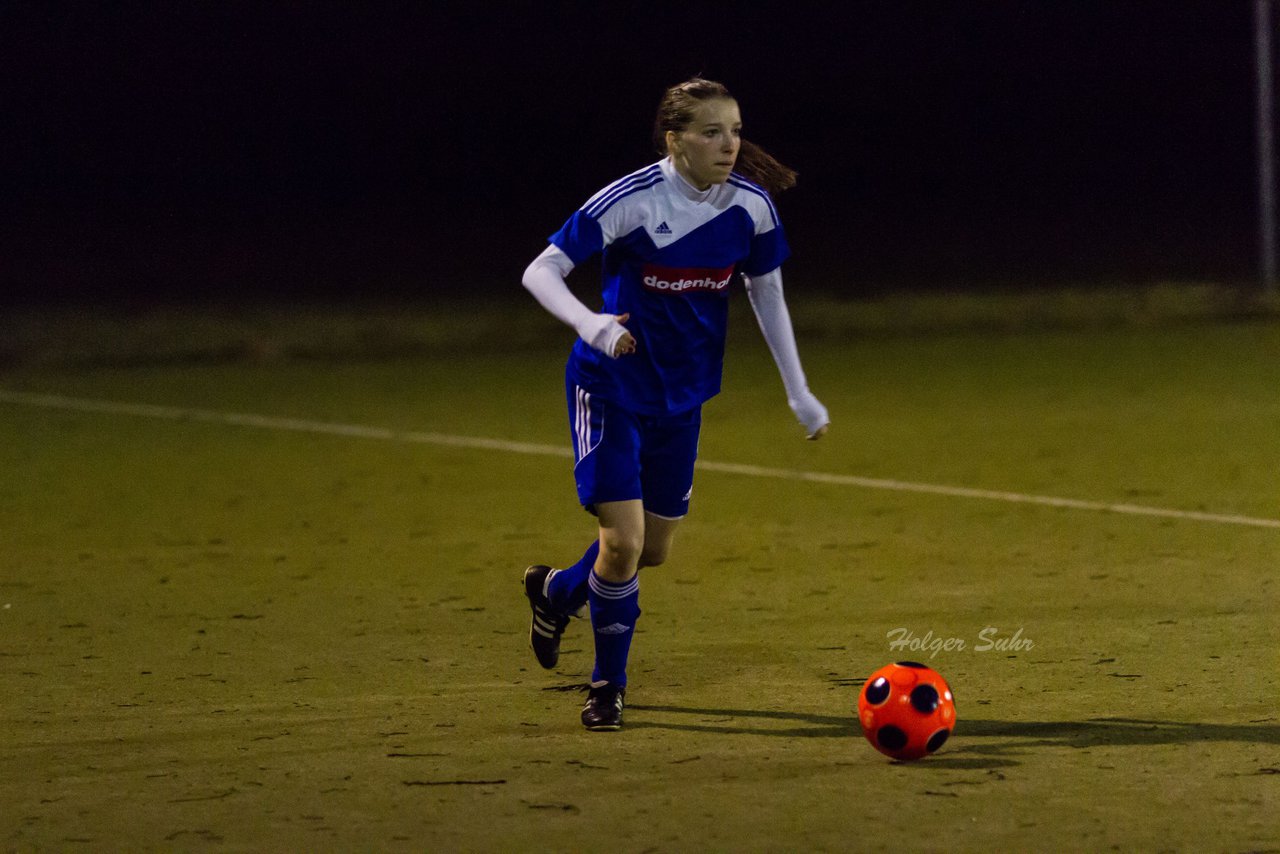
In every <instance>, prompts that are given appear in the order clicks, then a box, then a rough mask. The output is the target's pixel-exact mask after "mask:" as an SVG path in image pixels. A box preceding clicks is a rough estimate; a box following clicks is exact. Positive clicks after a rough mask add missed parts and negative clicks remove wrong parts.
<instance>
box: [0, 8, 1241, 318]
mask: <svg viewBox="0 0 1280 854" xmlns="http://www.w3.org/2000/svg"><path fill="white" fill-rule="evenodd" d="M744 6H745V9H744V10H738V9H734V8H733V7H732V6H729V5H726V4H720V3H718V4H711V3H688V4H667V3H607V4H606V3H582V4H574V3H564V4H555V3H520V4H516V3H498V4H486V3H469V4H462V3H457V4H451V3H435V4H429V3H392V2H351V3H334V2H269V0H263V2H255V3H250V2H191V1H190V0H185V1H184V2H179V3H173V2H155V3H138V2H133V3H129V2H125V3H119V4H110V5H109V4H105V3H103V4H94V3H71V4H66V5H59V4H56V3H54V4H45V3H31V4H7V5H6V6H5V10H4V11H3V12H0V18H2V19H3V20H0V25H2V27H0V32H2V33H3V34H2V35H0V40H3V44H0V48H3V51H2V53H3V58H0V71H2V72H3V73H4V75H5V80H6V83H5V86H4V89H5V91H4V92H3V94H2V95H0V97H3V108H4V114H5V117H6V122H5V124H4V125H3V126H2V127H0V142H2V143H3V149H4V151H5V152H6V156H5V158H4V159H5V165H4V167H3V168H4V171H3V172H0V179H2V180H3V185H2V189H3V198H4V201H3V203H2V204H3V208H0V213H3V217H4V219H3V223H2V224H0V241H3V256H4V257H3V259H0V289H3V292H4V294H5V295H6V296H8V297H10V298H15V299H29V298H32V299H33V298H51V297H52V298H64V297H69V296H72V295H79V296H88V297H93V298H95V299H108V298H110V299H124V298H129V299H133V298H140V299H151V298H165V299H183V298H187V297H191V296H200V297H210V296H212V297H223V296H234V295H239V294H244V293H255V292H258V293H273V294H287V295H291V296H303V295H321V296H332V295H334V294H353V295H357V296H360V295H371V294H376V293H380V292H396V293H415V294H428V295H429V294H432V293H437V292H441V291H446V290H447V291H450V292H458V291H463V290H466V289H471V288H484V289H487V290H493V289H495V288H496V287H499V286H505V287H516V286H517V282H518V279H519V274H520V271H521V270H522V269H523V266H524V264H525V263H526V262H527V260H528V259H529V258H531V257H532V256H533V255H534V254H536V253H537V252H538V251H539V250H540V249H541V247H542V246H543V245H544V241H545V238H546V235H547V234H549V233H550V232H552V231H554V230H555V229H556V228H557V227H558V226H559V224H560V222H561V221H562V220H563V219H564V218H565V217H566V216H568V214H569V213H570V212H571V211H572V210H573V209H574V208H575V207H576V206H578V205H579V204H580V203H581V202H583V201H584V200H585V199H586V197H587V196H588V195H590V194H591V193H593V192H594V191H595V190H597V189H598V188H599V187H600V186H602V185H603V184H605V183H607V182H608V181H610V180H612V179H614V178H616V177H619V176H620V175H622V174H624V173H625V172H628V171H630V170H632V169H635V168H638V167H640V166H642V165H644V164H646V163H648V162H650V161H651V160H652V159H655V158H656V155H655V154H653V153H652V150H651V149H650V147H649V132H650V126H651V122H652V117H653V110H654V107H655V106H656V103H657V100H658V97H659V96H660V94H661V92H662V90H663V89H664V88H665V87H666V86H667V85H669V84H671V83H674V82H678V81H679V80H681V79H684V78H685V77H688V76H689V75H691V74H693V73H696V72H701V73H703V74H704V75H706V76H710V77H714V78H717V79H720V80H722V81H723V82H725V83H727V84H728V85H729V87H730V88H731V89H732V90H733V91H734V92H735V94H736V95H737V96H738V99H739V101H740V103H741V106H742V110H743V114H744V119H745V122H746V135H747V136H748V137H750V138H752V139H754V140H755V141H756V142H758V143H760V144H762V145H764V146H765V147H766V148H768V149H770V150H771V151H772V152H773V153H774V154H775V155H776V156H778V157H779V158H780V159H782V160H783V161H784V162H788V163H789V164H790V165H792V166H794V167H795V168H797V169H798V170H799V171H800V173H801V183H800V185H799V186H798V187H797V188H796V189H794V190H792V191H790V192H789V193H787V194H786V195H785V196H783V197H782V199H781V205H780V206H781V210H782V215H783V218H784V222H785V223H786V225H787V227H788V233H789V235H790V237H791V242H792V245H793V248H794V250H795V252H796V256H795V259H794V260H793V261H792V262H791V263H790V264H789V265H788V275H789V276H790V277H792V278H795V279H797V280H800V281H803V282H805V283H806V284H810V285H812V286H814V287H823V288H828V289H834V290H839V291H841V292H844V293H850V294H855V293H865V292H870V291H875V290H877V289H880V288H883V287H891V286H900V285H910V286H915V287H928V286H939V285H946V286H954V285H966V284H975V283H983V284H989V283H996V284H1000V283H1003V284H1016V283H1018V282H1026V283H1032V284H1040V283H1053V282H1078V281H1107V282H1116V281H1120V282H1145V281H1156V280H1159V279H1161V278H1166V277H1174V278H1194V279H1215V280H1232V279H1242V278H1247V277H1248V275H1249V274H1250V269H1251V266H1252V264H1253V258H1254V254H1255V250H1254V247H1255V245H1256V237H1255V234H1254V222H1255V220H1256V213H1255V211H1256V202H1255V192H1256V191H1255V183H1254V133H1255V131H1254V124H1253V110H1254V89H1253V87H1254V80H1253V63H1254V59H1253V46H1252V38H1253V36H1252V17H1251V14H1252V4H1251V3H1249V2H1247V0H1212V2H1209V1H1208V0H1183V2H1167V0H1162V2H1155V1H1154V0H1134V2H1126V0H1061V2H1048V0H1021V2H1014V0H969V2H957V0H936V2H924V0H876V1H875V2H856V1H855V2H848V3H805V2H799V0H795V2H789V3H781V2H763V3H754V4H744ZM15 7H16V8H15Z"/></svg>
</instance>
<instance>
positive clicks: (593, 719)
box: [582, 682, 627, 732]
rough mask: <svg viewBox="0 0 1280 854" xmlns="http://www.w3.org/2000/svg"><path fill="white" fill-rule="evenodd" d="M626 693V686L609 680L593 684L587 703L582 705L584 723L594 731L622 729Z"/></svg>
mask: <svg viewBox="0 0 1280 854" xmlns="http://www.w3.org/2000/svg"><path fill="white" fill-rule="evenodd" d="M626 693H627V689H626V688H619V687H618V686H616V685H610V684H609V683H608V682H606V683H604V684H603V685H600V686H594V685H593V686H592V688H591V691H590V692H588V694H587V704H586V705H585V706H583V707H582V725H583V726H584V727H586V728H587V729H589V730H591V731H592V732H613V731H614V730H620V729H622V705H623V703H622V700H623V697H624V696H625V695H626Z"/></svg>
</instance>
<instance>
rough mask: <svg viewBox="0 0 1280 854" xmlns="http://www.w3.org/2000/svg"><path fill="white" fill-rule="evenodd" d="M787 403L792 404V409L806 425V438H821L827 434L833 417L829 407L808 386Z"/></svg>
mask: <svg viewBox="0 0 1280 854" xmlns="http://www.w3.org/2000/svg"><path fill="white" fill-rule="evenodd" d="M787 403H788V404H789V405H790V406H791V411H792V412H794V413H795V414H796V418H797V419H798V420H799V421H800V423H801V424H802V425H804V432H805V438H806V439H820V438H822V437H823V436H824V435H826V432H827V427H828V426H829V425H830V424H831V417H830V415H829V414H828V413H827V408H826V407H825V406H823V405H822V401H820V400H818V398H816V397H815V396H814V394H813V392H811V391H809V390H808V389H807V388H806V389H805V390H804V391H803V392H801V393H800V394H799V395H797V396H796V397H794V398H792V399H790V400H788V401H787Z"/></svg>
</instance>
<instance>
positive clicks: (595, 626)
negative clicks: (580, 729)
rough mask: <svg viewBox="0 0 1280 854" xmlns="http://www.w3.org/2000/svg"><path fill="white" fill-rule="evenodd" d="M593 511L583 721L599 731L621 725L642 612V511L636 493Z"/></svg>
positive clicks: (643, 531)
mask: <svg viewBox="0 0 1280 854" xmlns="http://www.w3.org/2000/svg"><path fill="white" fill-rule="evenodd" d="M596 513H597V514H598V515H599V517H600V554H599V556H598V557H597V558H596V565H595V568H594V569H593V571H592V573H591V576H590V578H589V580H588V582H587V587H588V594H587V604H588V605H589V606H590V609H591V628H592V632H593V634H594V635H595V652H596V660H595V667H594V669H593V670H592V673H591V691H590V692H589V693H588V695H587V702H586V705H585V706H584V707H583V709H582V723H583V726H585V727H586V728H587V729H590V730H596V731H599V730H616V729H619V728H621V726H622V707H623V696H624V694H625V693H626V686H627V656H628V654H629V653H630V651H631V639H632V637H633V636H634V634H635V626H636V620H637V619H638V618H639V616H640V578H639V576H638V575H637V570H638V568H639V564H640V555H641V553H642V552H643V551H644V543H645V512H644V505H643V504H642V503H641V501H640V499H638V498H637V499H630V500H625V501H603V502H600V503H599V504H597V505H596Z"/></svg>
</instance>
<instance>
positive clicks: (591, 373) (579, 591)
mask: <svg viewBox="0 0 1280 854" xmlns="http://www.w3.org/2000/svg"><path fill="white" fill-rule="evenodd" d="M741 132H742V119H741V116H740V114H739V110H738V103H737V101H735V100H734V99H733V97H732V96H731V95H730V94H729V91H728V89H726V88H725V87H724V86H723V85H721V84H719V83H715V82H713V81H709V80H703V79H700V78H694V79H692V80H688V81H686V82H684V83H681V84H679V85H677V86H673V87H671V88H670V89H668V90H667V92H666V94H665V95H664V96H663V98H662V101H661V103H660V104H659V105H658V115H657V119H656V121H655V122H654V142H655V144H656V146H657V148H658V152H659V153H660V154H663V155H665V156H664V157H663V159H662V160H660V161H658V162H657V163H654V164H653V165H651V166H648V167H646V168H644V169H641V170H639V171H638V172H633V173H632V174H630V175H628V176H626V177H625V178H622V179H621V180H619V181H615V182H614V183H612V184H610V185H609V186H607V187H605V188H604V189H603V190H601V191H600V192H598V193H596V194H595V195H594V196H592V197H591V198H590V199H589V200H588V201H587V203H586V204H585V205H583V206H582V208H580V209H579V210H578V211H576V212H575V213H574V214H573V216H571V217H569V220H568V221H567V222H566V223H565V224H564V226H563V227H562V228H561V229H560V230H559V231H557V232H556V233H555V234H553V235H552V236H551V245H550V246H548V247H547V249H546V251H544V252H543V253H542V254H541V255H539V256H538V257H537V258H536V259H535V260H534V261H533V263H532V264H530V265H529V267H528V269H527V270H525V273H524V280H523V281H524V286H525V287H526V288H527V289H528V290H529V291H530V292H531V293H532V294H533V296H534V297H535V298H536V299H537V300H538V302H539V303H540V304H541V305H542V306H543V307H544V308H545V309H547V311H549V312H551V314H553V315H555V316H556V317H558V318H559V319H560V320H562V321H564V322H565V323H567V324H569V325H570V326H572V327H573V328H574V330H576V331H577V333H578V335H579V338H578V340H577V341H576V342H575V343H574V345H573V350H572V352H571V353H570V356H569V362H568V365H567V368H566V371H565V390H566V395H567V399H568V405H569V423H570V428H571V434H572V439H573V451H574V461H575V465H574V478H575V480H576V482H577V488H578V499H579V500H580V501H581V503H582V504H583V506H585V507H586V508H587V509H588V510H590V511H591V512H592V513H594V514H595V515H596V516H597V517H598V518H599V527H600V531H599V537H598V538H597V539H596V541H595V542H593V543H592V544H591V546H590V547H589V548H588V549H587V551H586V553H585V554H584V555H583V556H582V558H581V559H580V560H579V561H578V562H577V563H576V564H574V565H572V566H570V567H569V568H567V569H563V570H554V569H551V568H550V567H548V566H542V565H538V566H531V567H529V568H528V569H527V570H525V575H524V584H525V595H526V596H528V598H529V603H530V606H531V608H532V610H533V622H532V625H531V627H530V630H529V642H530V645H531V646H532V647H533V651H534V653H535V655H536V656H537V659H538V663H539V664H541V665H542V666H543V667H545V668H548V669H550V668H552V667H555V665H556V661H557V660H558V658H559V654H560V636H561V634H562V633H563V632H564V629H565V627H566V626H567V625H568V622H569V615H571V614H575V613H578V612H580V610H581V609H582V608H583V606H584V605H589V610H590V615H591V625H592V628H593V630H594V635H595V668H594V671H593V672H592V675H591V690H590V692H589V693H588V695H587V702H586V706H585V707H584V708H583V710H582V723H583V725H584V726H586V728H587V729H589V730H616V729H619V728H620V727H621V726H622V708H623V697H624V694H625V689H626V684H627V670H626V667H627V655H628V652H629V650H630V648H631V638H632V633H633V631H634V629H635V624H636V620H637V618H638V617H639V616H640V606H639V576H638V574H637V571H638V570H639V569H640V568H643V567H647V566H657V565H659V564H661V563H662V562H663V561H664V560H666V558H667V554H668V552H669V551H670V549H671V542H672V538H673V536H674V535H675V531H676V527H677V526H678V525H679V522H680V520H681V519H682V518H684V516H685V514H686V513H688V510H689V498H690V495H691V493H692V491H693V467H694V460H695V458H696V456H697V451H698V430H699V426H700V424H701V411H702V404H703V403H704V402H705V401H706V400H708V399H709V398H711V397H712V396H714V395H715V394H716V393H717V392H719V391H720V379H721V367H722V364H723V360H724V344H725V326H726V321H727V318H728V296H729V293H730V291H731V290H732V289H733V288H732V285H733V281H734V278H735V274H736V273H740V274H741V275H742V277H743V281H744V283H745V287H746V290H747V294H748V296H749V298H750V301H751V306H752V308H753V309H754V311H755V314H756V318H757V320H758V321H759V324H760V328H761V330H762V331H763V333H764V337H765V340H766V342H767V343H768V345H769V348H770V350H771V351H772V353H773V357H774V360H775V362H776V363H777V365H778V369H779V371H780V372H781V374H782V382H783V386H784V388H785V390H786V393H787V402H788V404H790V406H791V409H792V411H793V412H794V413H795V415H796V417H797V418H798V419H799V421H800V423H801V424H802V425H803V426H804V429H805V435H806V436H807V437H808V438H810V439H817V438H818V437H820V436H821V435H823V433H825V432H826V430H827V424H828V418H827V410H826V408H825V407H824V406H823V405H822V404H821V403H820V402H819V401H818V399H817V398H816V397H814V395H813V394H812V393H811V392H810V391H809V387H808V385H807V383H806V381H805V376H804V371H803V370H802V369H801V366H800V357H799V355H798V353H797V351H796V343H795V334H794V332H793V331H792V328H791V318H790V315H789V314H788V312H787V306H786V302H785V301H784V299H783V295H782V274H781V272H780V269H779V268H780V265H781V264H782V262H783V261H784V260H785V259H786V257H787V255H788V254H789V250H788V248H787V242H786V239H785V237H784V236H783V232H782V226H781V224H780V223H779V221H778V214H777V211H776V210H775V208H774V206H773V201H772V200H771V194H776V193H778V192H780V191H782V190H785V189H787V188H788V187H790V186H792V185H793V184H794V183H795V173H794V172H793V171H791V170H790V169H788V168H787V167H785V166H783V165H782V164H780V163H779V162H778V161H776V160H774V159H773V158H772V157H771V156H769V155H768V154H767V153H766V152H764V151H763V150H762V149H760V148H759V147H757V146H754V145H752V144H751V143H749V142H745V141H744V140H743V139H742V137H741ZM735 166H736V167H737V170H738V171H736V172H735V171H734V167H735ZM598 252H603V253H604V255H603V266H604V294H603V297H604V311H603V313H596V312H593V311H592V310H591V309H589V308H587V307H586V306H585V305H583V304H582V303H581V302H580V301H579V300H578V299H577V298H576V297H574V296H573V294H572V293H571V292H570V291H569V288H568V285H566V284H565V277H566V276H567V275H568V274H569V272H570V271H571V270H572V269H573V268H574V266H575V265H578V264H581V263H582V262H583V261H585V260H587V259H588V258H590V257H592V256H593V255H595V254H596V253H598Z"/></svg>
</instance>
